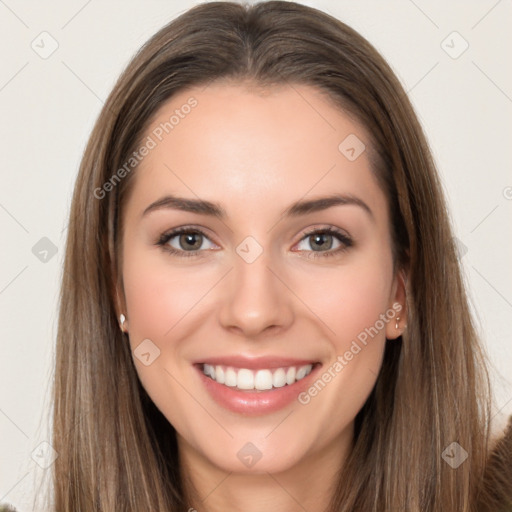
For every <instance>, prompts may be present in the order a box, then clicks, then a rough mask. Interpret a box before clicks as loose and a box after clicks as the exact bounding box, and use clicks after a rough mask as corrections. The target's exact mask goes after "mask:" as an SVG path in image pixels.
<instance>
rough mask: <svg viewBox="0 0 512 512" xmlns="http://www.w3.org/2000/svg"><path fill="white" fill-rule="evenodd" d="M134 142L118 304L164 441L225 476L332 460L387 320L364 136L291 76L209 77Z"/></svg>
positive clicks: (377, 214)
mask: <svg viewBox="0 0 512 512" xmlns="http://www.w3.org/2000/svg"><path fill="white" fill-rule="evenodd" d="M143 144H144V145H145V147H146V150H143V149H141V150H140V151H138V156H137V158H138V159H139V160H140V161H141V162H140V164H139V167H138V168H137V170H136V171H133V172H134V173H135V175H134V176H133V179H134V180H135V182H134V183H133V185H134V188H133V190H132V193H131V195H130V196H129V198H128V201H127V203H126V205H125V210H124V216H123V222H124V230H125V231H124V235H123V244H122V251H123V266H122V276H123V281H124V293H125V295H124V296H125V304H126V310H125V311H123V312H124V313H125V315H126V317H127V322H126V324H125V326H126V327H127V330H128V332H129V339H130V345H131V348H132V350H133V359H134V363H135V366H136V369H137V372H138V375H139V377H140V380H141V382H142V384H143V386H144V388H145V389H146V391H147V393H148V394H149V396H150V397H151V398H152V400H153V401H154V403H155V404H156V406H157V407H158V408H159V409H160V411H161V412H162V413H163V414H164V415H165V417H166V418H167V419H168V420H169V422H170V423H171V424H172V425H173V426H174V427H175V429H176V431H177V434H178V442H179V446H180V451H181V452H182V453H184V454H186V456H187V457H188V460H189V461H195V462H199V461H202V462H203V463H205V464H209V465H213V466H214V467H217V468H221V469H223V470H225V471H233V472H249V471H254V472H265V471H268V472H271V473H274V472H278V471H282V470H286V469H290V468H292V467H294V466H295V465H297V464H300V463H302V464H304V463H306V462H307V461H311V460H313V458H315V457H318V456H320V454H325V453H330V454H332V456H333V457H335V458H336V460H339V458H340V456H341V455H342V453H343V452H344V450H345V448H346V447H347V446H348V443H350V440H351V439H352V432H353V430H352V429H353V421H354V418H355V416H356V414H357V412H358V411H359V410H360V409H361V407H362V406H363V404H364V402H365V400H366V398H367V397H368V395H369V393H370V392H371V390H372V388H373V386H374V384H375V381H376V378H377V375H378V373H379V369H380V366H381V362H382V356H383V350H384V346H385V343H386V337H387V338H396V337H397V336H398V334H399V331H398V330H397V329H396V327H395V323H396V317H397V316H403V315H401V314H400V313H398V314H397V310H398V309H399V307H400V306H399V305H397V303H400V304H403V282H402V281H401V279H398V277H395V276H394V274H393V261H392V252H391V239H390V226H389V217H388V210H387V204H386V197H385V195H384V193H383V192H382V190H381V189H380V188H379V186H378V183H377V181H376V179H375V177H374V175H373V173H372V170H371V168H370V163H369V159H368V154H367V151H366V150H365V146H364V145H366V146H367V145H368V144H369V140H368V135H367V133H366V132H365V131H364V129H363V128H362V127H361V126H360V125H359V124H357V123H355V122H354V121H353V120H352V119H350V118H349V117H348V116H347V115H346V114H344V113H342V112H340V111H339V110H338V109H336V108H335V107H334V106H333V105H332V104H331V103H329V101H328V100H327V99H326V98H325V97H324V96H322V95H321V94H320V93H319V92H318V91H317V90H315V89H313V88H310V87H307V86H299V85H294V86H293V87H282V88H271V89H267V90H266V91H265V92H264V93H263V92H262V91H256V90H248V89H246V88H244V87H242V86H241V85H228V84H221V83H214V84H211V85H210V86H208V87H207V88H205V89H203V88H194V89H189V90H187V91H184V92H181V93H180V94H178V95H176V96H174V97H173V98H172V99H171V100H170V101H169V102H168V103H167V104H165V105H164V106H163V107H162V108H161V109H160V111H159V112H158V114H157V116H156V117H155V118H154V119H153V121H152V124H151V126H150V127H149V129H148V131H147V133H146V134H145V136H144V139H143ZM141 147H142V146H141ZM177 198H180V200H178V199H177ZM321 198H330V199H333V198H337V200H336V201H324V202H321V201H319V200H320V199H321ZM203 202H204V204H203ZM178 228H180V229H184V230H186V233H185V234H183V233H182V234H179V233H178V234H172V233H171V232H172V231H173V230H176V229H178ZM389 343H392V341H389ZM205 365H206V366H205ZM205 371H206V373H208V374H209V375H208V376H207V375H205V373H204V372H205ZM211 374H214V375H215V379H216V380H214V379H213V378H212V375H211ZM217 381H219V382H217ZM255 387H256V388H257V389H254V388H255Z"/></svg>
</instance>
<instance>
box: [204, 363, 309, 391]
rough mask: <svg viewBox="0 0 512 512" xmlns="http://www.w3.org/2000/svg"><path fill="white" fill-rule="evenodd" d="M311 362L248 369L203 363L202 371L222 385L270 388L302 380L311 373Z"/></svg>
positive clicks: (244, 387) (250, 388) (237, 387)
mask: <svg viewBox="0 0 512 512" xmlns="http://www.w3.org/2000/svg"><path fill="white" fill-rule="evenodd" d="M312 369H313V364H306V365H302V366H288V367H281V368H265V369H259V370H250V369H248V368H234V367H232V366H223V365H216V366H214V365H210V364H203V373H204V374H205V375H206V376H208V377H210V378H212V379H213V380H214V381H216V382H218V383H219V384H223V385H224V386H228V387H231V388H236V389H238V390H258V391H264V390H270V389H273V388H282V387H283V386H287V385H291V384H294V383H295V382H297V381H299V380H302V379H303V378H304V377H306V376H307V375H309V374H310V373H311V370H312Z"/></svg>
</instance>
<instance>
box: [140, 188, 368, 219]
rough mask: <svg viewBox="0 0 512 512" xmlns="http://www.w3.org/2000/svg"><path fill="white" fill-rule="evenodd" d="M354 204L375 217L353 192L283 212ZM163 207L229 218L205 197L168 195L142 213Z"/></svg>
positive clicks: (293, 214)
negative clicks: (191, 197)
mask: <svg viewBox="0 0 512 512" xmlns="http://www.w3.org/2000/svg"><path fill="white" fill-rule="evenodd" d="M343 205H354V206H359V207H361V208H362V209H363V210H364V211H365V212H366V213H368V215H369V216H370V217H371V218H372V219H374V215H373V212H372V210H371V208H370V207H369V206H368V205H367V204H366V203H365V202H364V201H363V200H362V199H360V198H359V197H356V196H353V195H351V194H332V195H330V196H325V197H318V198H315V199H308V200H299V201H297V202H295V203H293V204H292V205H290V206H289V207H288V208H286V209H285V210H283V211H282V212H281V216H282V217H299V216H301V215H307V214H309V213H314V212H319V211H322V210H326V209H328V208H332V207H333V206H343ZM161 209H173V210H181V211H184V212H190V213H197V214H200V215H208V216H211V217H215V218H218V219H220V220H224V219H226V218H227V214H226V210H224V208H222V206H220V204H218V203H213V202H211V201H206V200H203V199H189V198H185V197H177V196H173V195H167V196H165V197H162V198H161V199H158V200H157V201H155V202H154V203H151V204H150V205H149V206H148V207H147V208H146V209H145V210H144V212H143V213H142V217H144V216H145V215H147V214H148V213H150V212H153V211H155V210H161Z"/></svg>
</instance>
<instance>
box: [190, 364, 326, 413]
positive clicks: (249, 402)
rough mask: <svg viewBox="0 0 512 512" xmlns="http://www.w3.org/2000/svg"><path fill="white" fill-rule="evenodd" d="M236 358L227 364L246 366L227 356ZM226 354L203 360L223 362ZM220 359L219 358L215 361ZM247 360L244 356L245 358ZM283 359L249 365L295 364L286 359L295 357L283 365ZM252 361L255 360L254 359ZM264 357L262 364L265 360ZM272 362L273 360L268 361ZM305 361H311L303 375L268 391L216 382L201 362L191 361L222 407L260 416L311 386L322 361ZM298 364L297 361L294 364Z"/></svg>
mask: <svg viewBox="0 0 512 512" xmlns="http://www.w3.org/2000/svg"><path fill="white" fill-rule="evenodd" d="M235 359H236V360H237V361H238V362H237V364H236V365H234V364H233V365H228V366H235V367H238V368H248V366H243V364H242V366H238V365H239V364H241V363H240V358H234V357H233V358H229V360H230V361H233V360H235ZM227 360H228V358H215V359H214V358H210V359H208V360H207V361H205V363H206V364H225V362H226V361H227ZM262 360H263V359H258V364H260V363H261V361H262ZM216 361H219V362H216ZM245 361H247V360H245ZM283 361H285V360H284V359H279V364H280V366H263V367H262V366H255V367H252V368H248V369H255V368H268V369H270V368H280V367H281V366H295V363H293V364H289V363H288V362H289V361H297V360H292V359H286V361H287V364H286V365H283V364H282V362H283ZM253 362H254V361H253ZM268 363H269V361H267V362H266V363H265V364H268ZM270 363H272V361H270ZM304 364H314V366H313V369H312V370H311V372H310V373H309V375H306V376H305V377H304V378H303V379H301V380H299V381H296V382H294V383H293V384H289V385H285V386H283V387H281V388H275V389H271V390H268V391H259V390H250V391H247V390H244V391H239V390H236V389H234V388H231V387H228V386H225V385H224V384H219V383H218V382H217V381H215V380H213V379H212V378H210V377H208V376H206V375H205V374H204V373H203V365H202V364H201V363H196V364H194V368H195V369H196V370H197V372H198V375H199V378H200V380H201V383H202V385H203V386H204V387H205V389H206V391H207V392H208V394H209V395H210V397H211V398H212V399H213V400H214V401H215V402H216V403H217V404H218V405H220V406H221V407H223V408H224V409H228V410H230V411H232V412H235V413H238V414H243V415H245V416H261V415H264V414H270V413H272V412H276V411H279V410H281V409H284V408H285V407H286V406H288V405H290V404H291V403H292V402H294V401H295V400H297V397H298V396H299V394H300V393H302V392H303V391H305V390H306V389H307V388H308V387H310V386H311V382H314V380H315V379H316V378H317V374H318V371H319V369H320V368H321V366H322V364H321V363H320V362H318V361H317V362H312V361H310V360H309V361H306V362H304ZM297 365H298V366H301V365H300V364H297Z"/></svg>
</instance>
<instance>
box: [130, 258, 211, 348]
mask: <svg viewBox="0 0 512 512" xmlns="http://www.w3.org/2000/svg"><path fill="white" fill-rule="evenodd" d="M123 280H124V289H125V294H126V301H127V311H128V314H129V317H128V318H129V330H130V337H134V338H141V337H142V338H150V339H155V340H162V341H163V339H164V338H165V337H166V336H169V335H170V332H172V329H174V327H175V326H176V325H177V324H178V323H179V322H180V321H181V320H182V319H183V318H184V317H185V316H186V315H187V313H188V312H189V311H190V310H191V309H192V308H194V306H195V305H196V304H197V303H198V302H199V300H200V299H201V297H202V296H203V295H204V294H205V293H206V292H207V291H208V289H209V288H210V287H211V284H210V285H209V284H208V283H209V281H211V279H208V278H206V277H205V276H204V275H203V274H202V273H201V272H198V271H194V270H193V269H190V268H188V269H187V268H185V267H181V268H180V266H176V265H174V266H173V265H171V264H170V263H168V262H167V261H166V258H165V255H162V254H158V252H157V251H156V250H155V251H151V252H150V251H147V250H146V251H145V252H144V251H137V250H136V249H135V250H134V251H133V252H132V253H131V254H130V256H129V257H128V258H126V259H125V262H124V267H123Z"/></svg>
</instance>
